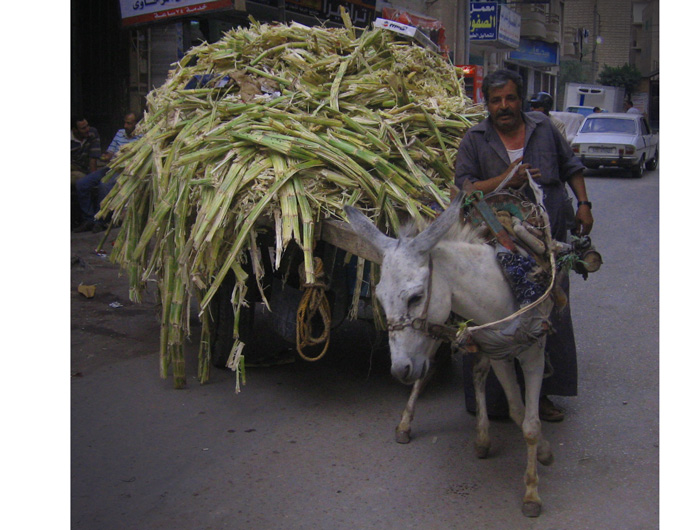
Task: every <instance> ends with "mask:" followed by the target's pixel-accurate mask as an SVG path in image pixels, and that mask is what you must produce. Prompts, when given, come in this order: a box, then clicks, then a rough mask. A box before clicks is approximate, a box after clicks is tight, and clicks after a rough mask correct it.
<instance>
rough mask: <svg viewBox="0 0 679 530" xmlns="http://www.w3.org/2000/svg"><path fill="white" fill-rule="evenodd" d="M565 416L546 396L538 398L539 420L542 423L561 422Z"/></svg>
mask: <svg viewBox="0 0 679 530" xmlns="http://www.w3.org/2000/svg"><path fill="white" fill-rule="evenodd" d="M565 416H566V415H565V414H564V411H563V410H561V409H560V408H558V407H557V406H556V405H554V403H552V402H551V400H550V399H549V398H548V397H547V396H542V397H541V398H540V419H541V420H542V421H554V422H556V421H562V420H563V419H564V417H565Z"/></svg>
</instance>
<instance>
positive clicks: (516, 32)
mask: <svg viewBox="0 0 679 530" xmlns="http://www.w3.org/2000/svg"><path fill="white" fill-rule="evenodd" d="M498 7H499V8H500V24H499V26H498V30H497V40H498V41H500V42H502V43H504V44H507V45H508V46H511V47H512V48H518V47H519V40H520V39H521V15H519V14H518V13H517V12H516V11H512V10H511V9H509V8H508V7H507V6H498Z"/></svg>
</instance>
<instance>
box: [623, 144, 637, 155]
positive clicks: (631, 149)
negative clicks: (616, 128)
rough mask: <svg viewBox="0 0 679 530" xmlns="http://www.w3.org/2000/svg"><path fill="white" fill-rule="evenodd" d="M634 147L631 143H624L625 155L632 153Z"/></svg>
mask: <svg viewBox="0 0 679 530" xmlns="http://www.w3.org/2000/svg"><path fill="white" fill-rule="evenodd" d="M635 151H636V149H635V148H634V146H633V145H626V146H625V154H626V155H633V154H634V152H635Z"/></svg>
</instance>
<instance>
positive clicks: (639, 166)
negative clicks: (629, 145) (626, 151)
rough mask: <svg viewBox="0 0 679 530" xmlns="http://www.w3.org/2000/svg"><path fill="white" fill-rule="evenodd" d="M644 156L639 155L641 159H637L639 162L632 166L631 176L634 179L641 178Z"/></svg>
mask: <svg viewBox="0 0 679 530" xmlns="http://www.w3.org/2000/svg"><path fill="white" fill-rule="evenodd" d="M644 164H645V161H644V157H641V160H639V163H638V164H637V165H636V166H634V167H633V168H632V177H634V178H635V179H639V178H641V175H643V173H644Z"/></svg>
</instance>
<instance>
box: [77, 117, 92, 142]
mask: <svg viewBox="0 0 679 530" xmlns="http://www.w3.org/2000/svg"><path fill="white" fill-rule="evenodd" d="M75 133H76V136H77V137H78V138H80V139H81V140H82V139H83V138H86V137H87V135H88V134H90V124H89V123H87V120H82V121H77V122H75Z"/></svg>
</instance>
